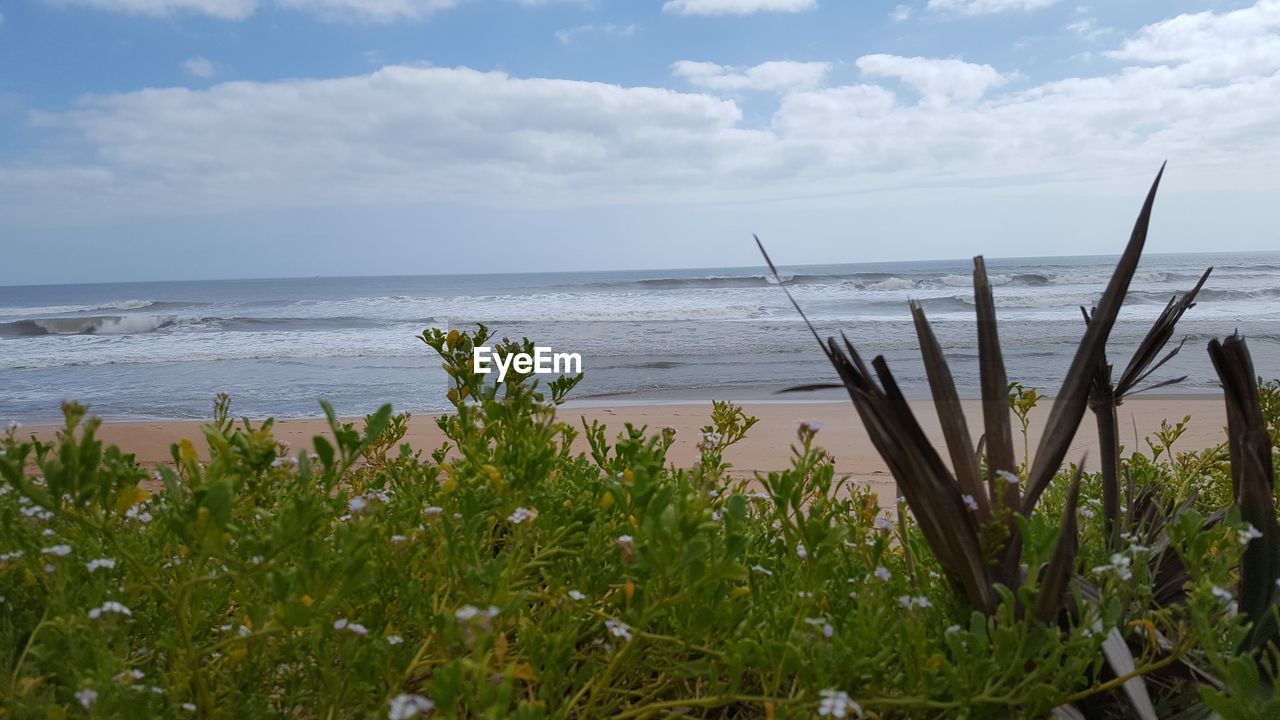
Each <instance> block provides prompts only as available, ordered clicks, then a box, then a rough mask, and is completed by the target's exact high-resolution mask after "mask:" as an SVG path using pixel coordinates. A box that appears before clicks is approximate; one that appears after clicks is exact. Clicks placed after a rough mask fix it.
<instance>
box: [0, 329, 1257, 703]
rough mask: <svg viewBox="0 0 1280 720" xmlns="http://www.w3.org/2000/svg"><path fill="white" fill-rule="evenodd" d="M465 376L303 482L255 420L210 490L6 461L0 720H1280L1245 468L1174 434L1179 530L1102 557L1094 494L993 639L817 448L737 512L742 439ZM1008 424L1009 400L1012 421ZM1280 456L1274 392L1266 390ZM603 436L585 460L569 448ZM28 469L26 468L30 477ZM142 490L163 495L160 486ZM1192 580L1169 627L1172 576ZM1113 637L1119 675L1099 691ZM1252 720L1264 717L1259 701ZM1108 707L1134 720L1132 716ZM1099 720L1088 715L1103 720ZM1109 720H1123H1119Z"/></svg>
mask: <svg viewBox="0 0 1280 720" xmlns="http://www.w3.org/2000/svg"><path fill="white" fill-rule="evenodd" d="M429 339H430V340H431V341H432V343H433V345H434V346H435V347H436V348H437V349H438V350H439V351H440V352H441V354H442V355H443V356H444V357H445V359H446V364H447V365H448V366H449V367H450V368H451V370H452V371H453V373H454V374H455V378H456V381H455V384H454V387H453V388H452V391H451V392H452V396H453V397H454V398H455V399H456V400H457V408H456V412H455V413H453V414H450V415H447V416H445V417H443V418H441V419H440V421H439V422H440V424H441V426H442V427H443V428H444V430H445V431H446V433H447V435H448V437H449V439H450V442H449V443H448V444H447V445H446V446H444V447H441V448H438V449H436V450H434V451H432V452H431V453H430V454H429V455H427V456H424V455H423V454H422V453H420V452H418V451H415V450H413V449H411V448H409V447H407V446H401V447H399V448H395V445H396V444H397V442H398V439H399V438H398V436H399V435H401V434H403V430H404V421H405V420H406V419H407V418H406V417H405V416H393V415H392V414H391V412H390V409H389V408H384V409H383V410H382V411H381V412H379V413H378V414H376V415H374V416H371V417H370V418H368V420H367V423H366V425H365V427H364V428H362V429H357V428H353V427H351V426H349V425H342V424H340V423H338V422H336V421H333V422H332V425H333V435H332V438H330V439H326V438H320V437H318V438H316V440H315V446H314V447H313V448H311V449H310V450H309V451H304V452H297V453H296V454H295V452H294V451H292V450H291V449H289V448H285V447H282V446H280V445H279V444H278V443H277V442H276V441H275V440H273V439H272V437H271V425H270V423H269V422H267V423H264V424H263V425H261V426H254V425H252V424H250V423H248V422H243V421H242V422H240V423H235V422H233V421H232V419H231V418H230V417H229V415H228V407H227V402H226V401H225V400H223V401H221V402H220V403H219V405H218V406H217V413H216V417H215V419H214V422H212V423H211V424H209V425H207V426H206V427H205V428H204V432H205V441H206V443H207V445H208V449H209V453H210V461H209V462H207V463H201V462H198V461H197V459H196V453H195V449H194V447H193V446H192V445H190V444H189V443H186V442H184V443H182V444H181V445H179V446H177V447H175V449H174V460H175V463H176V466H175V467H173V468H169V467H163V468H160V469H159V470H158V471H156V474H155V478H156V479H158V480H159V481H160V482H161V483H162V484H163V486H164V487H163V490H159V491H157V492H154V493H152V492H148V491H147V490H146V489H144V486H147V485H148V484H153V481H152V474H151V472H149V471H147V470H145V469H143V468H141V467H139V466H137V465H136V464H134V463H133V461H132V459H131V458H130V457H129V456H128V455H125V454H122V453H121V452H120V451H119V450H118V449H116V448H114V447H109V448H103V447H102V446H101V444H100V443H99V442H98V441H97V440H95V439H94V431H95V429H96V427H97V421H96V420H92V419H90V420H88V421H85V420H84V411H83V409H81V408H78V407H75V406H69V407H67V408H66V413H67V427H66V430H65V432H64V433H63V434H62V436H61V438H60V440H59V441H58V442H57V443H54V444H48V445H45V444H40V443H33V442H23V441H21V440H20V439H19V438H18V437H17V434H16V432H14V431H11V432H10V433H9V434H8V435H7V436H6V437H5V438H4V440H3V446H2V447H3V451H4V456H3V457H2V458H0V471H2V472H3V475H4V481H5V485H4V488H3V491H2V492H3V495H2V496H0V518H3V531H2V532H0V594H2V595H3V600H0V603H2V605H0V667H2V668H3V677H0V688H2V692H0V697H3V698H4V699H3V700H0V708H2V710H0V712H2V713H3V714H4V715H5V716H7V717H21V718H27V717H41V718H45V717H63V716H66V717H83V716H94V717H137V718H143V717H161V716H167V717H228V718H246V717H265V716H290V717H299V718H311V717H344V718H346V717H391V718H409V717H419V716H421V717H426V716H428V715H429V714H430V713H435V714H436V715H438V716H441V717H528V718H533V717H568V716H579V717H582V716H588V717H671V716H673V715H680V716H693V717H813V716H827V717H859V716H862V715H865V716H867V717H881V718H893V717H921V718H928V717H972V718H1007V717H1028V718H1031V717H1041V716H1044V715H1045V714H1046V713H1048V712H1050V711H1051V710H1052V709H1053V708H1056V707H1059V706H1061V705H1064V704H1067V703H1072V704H1075V705H1077V706H1080V707H1089V706H1090V704H1091V703H1092V704H1093V705H1096V706H1097V707H1100V708H1113V709H1117V708H1122V707H1123V706H1121V705H1116V704H1114V703H1112V702H1110V700H1114V697H1115V696H1116V695H1117V688H1118V687H1120V683H1121V681H1122V680H1125V679H1128V677H1133V676H1138V675H1143V676H1148V677H1151V678H1153V679H1154V678H1155V677H1159V682H1160V683H1162V684H1163V686H1164V690H1163V691H1162V692H1161V693H1159V697H1160V698H1161V701H1160V702H1161V703H1162V704H1163V705H1164V706H1165V707H1161V708H1160V711H1161V712H1162V713H1163V712H1167V711H1177V710H1180V709H1185V708H1186V707H1191V706H1194V705H1196V704H1197V703H1198V701H1199V697H1200V696H1199V695H1198V694H1197V692H1196V688H1197V687H1199V688H1205V687H1207V686H1206V685H1204V684H1203V683H1202V682H1201V681H1200V680H1199V679H1197V678H1192V677H1186V676H1185V675H1182V676H1180V675H1179V674H1177V673H1171V672H1170V673H1166V672H1164V671H1169V670H1171V669H1173V668H1174V667H1186V666H1180V665H1177V664H1176V663H1175V661H1187V663H1188V665H1190V664H1194V665H1195V666H1197V667H1201V668H1204V671H1205V673H1206V674H1210V673H1212V674H1213V675H1214V677H1215V678H1216V679H1218V680H1219V681H1220V682H1222V683H1225V685H1224V689H1223V690H1221V691H1214V690H1210V691H1207V692H1206V693H1205V694H1206V697H1209V698H1210V699H1211V700H1212V701H1213V704H1214V706H1215V707H1219V708H1220V709H1221V710H1222V711H1223V714H1224V715H1225V716H1228V717H1273V716H1274V715H1269V713H1273V712H1274V711H1275V708H1276V707H1277V701H1276V700H1275V698H1274V696H1273V695H1271V692H1270V690H1267V689H1265V688H1267V687H1269V684H1270V682H1271V681H1272V675H1271V671H1270V670H1269V667H1270V665H1268V662H1270V660H1271V659H1273V656H1272V655H1271V654H1269V653H1264V654H1259V653H1258V652H1255V651H1250V650H1247V649H1243V648H1242V646H1241V642H1242V638H1244V636H1245V635H1246V634H1247V633H1248V631H1249V628H1248V625H1247V622H1246V618H1245V617H1244V616H1243V615H1240V614H1238V613H1237V611H1236V601H1235V598H1234V594H1235V591H1234V588H1235V587H1236V583H1237V580H1238V577H1237V571H1236V567H1237V564H1238V562H1239V560H1240V557H1241V555H1242V552H1243V551H1244V547H1245V543H1246V542H1247V541H1249V540H1251V538H1252V533H1253V531H1252V530H1250V529H1249V528H1248V527H1246V526H1245V525H1244V524H1243V523H1242V522H1241V521H1240V520H1239V518H1238V516H1236V515H1235V514H1234V513H1233V514H1231V515H1230V516H1229V517H1227V518H1226V519H1224V520H1223V521H1222V522H1219V523H1217V524H1216V525H1213V526H1211V527H1210V528H1209V529H1207V530H1203V529H1202V525H1203V524H1204V519H1205V517H1206V516H1207V515H1209V514H1211V513H1212V512H1214V511H1215V510H1216V509H1218V508H1219V507H1222V506H1224V504H1226V503H1229V498H1230V497H1231V478H1230V475H1229V465H1228V463H1227V462H1226V453H1225V450H1224V449H1223V448H1215V449H1210V450H1208V451H1205V452H1203V453H1172V452H1170V450H1169V445H1170V444H1171V443H1172V442H1173V441H1174V440H1175V439H1176V437H1177V434H1178V427H1177V426H1174V427H1169V428H1167V429H1166V430H1165V431H1164V432H1162V433H1160V434H1159V435H1158V436H1156V437H1154V438H1152V439H1151V440H1150V441H1149V442H1150V446H1149V449H1148V452H1145V453H1134V454H1132V455H1131V456H1129V458H1128V460H1127V464H1126V466H1127V467H1128V468H1130V474H1131V476H1132V477H1133V478H1134V482H1135V483H1136V484H1137V486H1138V487H1140V488H1146V487H1159V488H1161V489H1162V490H1166V491H1168V492H1170V493H1171V494H1172V496H1176V497H1186V498H1192V497H1194V498H1195V500H1194V501H1193V502H1187V503H1182V504H1180V506H1179V507H1178V512H1177V514H1176V515H1173V516H1170V517H1169V518H1168V519H1167V522H1166V525H1165V526H1166V528H1167V533H1166V535H1165V536H1164V540H1163V543H1164V545H1163V546H1162V547H1155V546H1143V545H1140V544H1139V543H1137V542H1123V543H1122V546H1120V547H1112V546H1111V545H1110V544H1109V542H1108V540H1107V534H1106V529H1105V525H1104V522H1103V515H1102V506H1101V491H1100V488H1099V482H1100V476H1099V477H1092V476H1086V477H1085V478H1084V480H1083V482H1082V489H1081V491H1080V500H1079V508H1080V510H1079V518H1080V527H1079V531H1080V542H1079V551H1078V557H1079V559H1078V562H1077V563H1076V564H1077V565H1078V566H1079V567H1080V568H1084V569H1085V573H1086V574H1087V576H1088V577H1089V578H1090V580H1091V581H1092V582H1093V583H1095V584H1096V587H1097V589H1098V597H1094V598H1090V597H1086V596H1085V595H1083V594H1082V593H1080V592H1077V593H1076V594H1075V596H1074V598H1073V600H1072V609H1073V615H1074V617H1073V619H1072V620H1071V621H1070V622H1067V623H1065V624H1063V623H1057V622H1045V621H1043V620H1042V619H1040V618H1039V617H1037V616H1036V615H1035V614H1034V613H1029V612H1024V611H1022V609H1021V608H1024V607H1031V606H1035V605H1036V596H1037V593H1038V592H1039V591H1040V588H1039V587H1038V586H1037V584H1036V582H1035V581H1034V579H1032V580H1031V581H1030V582H1029V583H1028V584H1027V585H1025V586H1024V587H1022V588H1021V589H1020V590H1019V591H1018V594H1017V596H1015V595H1014V594H1013V593H1011V592H1009V591H1007V590H1004V589H1002V588H997V592H998V600H997V602H996V605H995V607H994V608H993V609H992V611H991V612H989V613H984V612H979V611H977V610H975V609H974V608H973V607H972V606H971V604H970V603H969V602H967V601H966V600H965V597H964V594H963V593H958V592H956V589H955V588H954V587H953V584H952V583H951V582H950V581H949V580H948V578H947V577H946V576H945V575H944V569H943V568H942V567H941V566H940V565H939V564H938V562H937V561H936V560H935V559H934V556H933V553H931V551H930V550H929V547H928V544H927V541H926V539H925V538H924V536H923V534H922V532H921V529H920V526H919V525H918V524H917V523H916V522H915V521H913V520H911V519H910V518H909V516H904V518H903V520H902V522H900V523H895V522H891V521H889V520H887V519H886V518H884V517H880V516H878V515H877V505H876V501H875V498H874V497H872V496H871V495H870V494H868V492H867V491H865V490H863V489H860V488H858V487H856V486H853V485H850V484H849V483H847V482H845V481H842V480H840V479H838V478H837V477H836V476H835V473H834V471H833V468H832V465H831V462H830V457H829V455H828V454H827V453H826V452H824V451H823V450H821V449H820V448H819V446H818V444H817V439H818V438H819V437H820V433H819V428H818V427H817V426H816V425H801V426H800V427H799V428H798V430H797V438H796V442H795V444H794V447H793V453H794V454H793V457H792V462H791V467H790V469H788V470H786V471H784V472H777V473H771V474H770V475H769V476H767V477H763V478H761V481H760V482H759V484H758V485H756V484H752V485H750V486H748V485H746V484H744V483H727V482H726V479H725V478H726V473H725V471H726V469H727V467H728V466H727V465H726V463H725V462H724V459H723V457H724V451H725V449H726V448H727V447H729V446H730V445H732V444H734V443H736V442H739V441H740V440H741V439H742V438H743V436H744V435H745V433H746V431H747V429H748V428H749V427H750V426H751V423H752V419H751V418H749V417H746V416H745V415H744V414H743V413H742V412H741V411H740V410H739V409H737V408H734V407H733V406H731V405H727V404H718V405H716V406H715V408H714V411H713V414H712V422H711V424H709V425H708V426H707V428H706V430H705V434H704V436H703V438H702V444H701V458H700V460H699V462H698V463H697V464H696V465H695V466H693V467H690V468H673V467H671V466H670V464H669V463H667V461H666V458H665V451H666V449H667V448H668V447H669V446H670V443H671V440H672V435H671V434H670V433H669V432H662V431H658V432H647V431H646V430H644V429H641V428H632V427H627V428H625V429H624V430H623V431H622V432H621V433H618V434H616V435H611V434H609V433H608V432H607V431H606V430H605V428H603V427H601V426H598V425H592V426H588V427H584V428H582V429H581V431H579V430H577V429H575V428H573V427H571V426H570V425H569V424H567V423H564V422H562V421H561V420H560V419H558V418H557V416H556V413H555V405H556V403H557V402H558V401H559V400H560V399H561V398H562V397H563V394H564V392H565V391H567V390H568V388H569V387H570V386H571V385H572V384H573V383H572V380H562V381H558V382H556V383H552V385H551V387H549V388H548V389H547V391H546V392H544V391H542V390H540V389H539V388H538V386H537V385H536V384H535V383H533V382H531V381H530V379H529V378H525V377H519V378H512V379H509V380H508V381H507V382H506V383H504V384H503V385H502V386H496V385H489V386H484V385H482V384H481V383H480V380H479V378H477V377H474V376H470V375H469V374H468V372H467V362H466V358H467V357H468V356H469V352H470V347H471V343H472V341H473V338H472V336H470V335H468V334H465V333H456V332H454V333H450V335H448V336H436V337H431V338H429ZM1019 397H1023V394H1022V393H1016V394H1015V396H1014V399H1015V400H1017V399H1018V398H1019ZM1263 397H1264V398H1265V401H1266V406H1267V407H1268V408H1269V415H1268V422H1269V423H1270V428H1271V430H1272V431H1273V432H1275V431H1276V429H1277V425H1278V418H1280V413H1277V412H1276V404H1277V398H1280V393H1278V392H1277V387H1276V385H1274V384H1272V385H1270V386H1265V387H1264V388H1263ZM579 432H581V433H583V434H585V436H586V440H587V441H588V442H589V446H590V452H589V453H587V454H575V453H573V452H571V451H570V449H569V442H570V441H571V440H572V439H573V438H574V437H575V436H576V435H577V434H578V433H579ZM28 468H34V470H33V471H30V472H29V471H28ZM1069 479H1070V478H1069V476H1065V475H1064V476H1060V477H1059V478H1058V479H1057V480H1056V481H1055V482H1054V484H1052V485H1051V486H1050V488H1049V489H1048V491H1047V493H1046V498H1045V499H1044V500H1043V501H1042V502H1041V504H1040V505H1039V506H1037V509H1036V512H1035V513H1033V514H1032V515H1030V516H1028V517H1025V518H1019V527H1020V531H1021V533H1022V536H1023V543H1024V551H1023V563H1024V564H1025V565H1026V567H1030V568H1037V567H1040V566H1041V565H1042V564H1044V563H1046V562H1048V560H1049V558H1050V557H1051V556H1052V554H1053V553H1054V548H1055V543H1056V541H1057V538H1058V527H1057V518H1058V517H1059V515H1061V512H1062V507H1063V505H1064V504H1065V502H1066V501H1067V498H1066V497H1065V496H1066V487H1065V486H1066V484H1067V483H1066V481H1067V480H1069ZM149 481H152V482H149ZM1170 554H1173V555H1176V557H1177V558H1179V559H1181V560H1182V562H1183V563H1184V564H1185V566H1186V568H1187V570H1188V573H1189V578H1188V581H1187V583H1186V585H1185V587H1183V588H1181V590H1182V592H1183V595H1184V598H1183V600H1184V601H1183V602H1182V603H1181V604H1176V605H1171V606H1165V605H1161V604H1159V603H1158V602H1157V598H1156V597H1155V596H1156V595H1157V591H1158V589H1159V588H1158V587H1157V586H1156V584H1155V583H1154V582H1153V577H1152V576H1153V573H1154V572H1156V568H1157V565H1158V563H1157V562H1156V560H1158V559H1159V558H1161V557H1167V556H1169V555H1170ZM1113 632H1114V633H1119V634H1121V635H1122V636H1123V637H1124V638H1126V639H1127V640H1128V641H1129V642H1131V643H1132V644H1133V646H1134V647H1136V648H1137V649H1138V650H1137V652H1136V653H1135V658H1134V667H1133V670H1132V671H1131V673H1129V675H1128V676H1123V677H1119V678H1117V677H1115V676H1114V675H1113V674H1110V673H1109V671H1108V670H1107V669H1106V667H1105V665H1104V664H1103V663H1101V662H1100V658H1101V657H1102V648H1103V644H1104V643H1105V642H1106V639H1107V637H1108V635H1109V634H1111V633H1113ZM1264 701H1265V702H1266V703H1268V705H1265V706H1264V705H1259V704H1256V703H1260V702H1264ZM1116 712H1122V711H1121V710H1119V709H1117V710H1116ZM1092 716H1093V715H1090V717H1092ZM1117 716H1120V715H1117Z"/></svg>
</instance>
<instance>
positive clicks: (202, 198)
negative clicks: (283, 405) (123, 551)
mask: <svg viewBox="0 0 1280 720" xmlns="http://www.w3.org/2000/svg"><path fill="white" fill-rule="evenodd" d="M1274 5H1275V2H1274V1H1273V0H1267V1H1265V2H1260V3H1258V4H1257V5H1255V6H1254V7H1253V8H1252V9H1251V12H1252V14H1247V15H1245V16H1243V19H1245V20H1248V22H1242V17H1241V16H1238V15H1235V14H1234V13H1219V14H1211V15H1207V16H1197V15H1192V16H1183V17H1179V18H1174V19H1171V20H1169V21H1166V22H1165V23H1158V24H1156V25H1153V26H1150V27H1148V28H1144V29H1143V30H1141V31H1139V32H1138V33H1136V34H1135V35H1134V36H1133V37H1132V38H1130V39H1129V40H1128V41H1126V42H1123V43H1120V44H1119V45H1118V48H1117V49H1116V50H1115V51H1114V53H1113V56H1114V58H1115V59H1116V60H1119V61H1121V62H1122V63H1124V65H1123V66H1121V67H1116V68H1115V69H1112V70H1106V71H1102V72H1101V74H1099V75H1096V76H1093V77H1075V78H1064V79H1059V80H1053V81H1049V82H1043V83H1040V84H1036V85H1033V86H1029V87H1025V88H1020V89H1005V90H1003V91H1001V92H998V93H996V92H992V91H993V90H994V89H995V88H998V87H1002V85H1001V83H1003V82H1005V80H1006V79H1007V78H1008V77H1009V75H1008V74H1007V73H1004V72H1001V71H1000V70H997V69H995V68H992V67H990V66H986V65H979V64H973V63H966V62H962V61H959V60H954V59H938V58H904V57H897V56H892V55H868V56H864V57H862V58H858V59H857V67H858V68H859V69H860V71H861V73H862V80H861V82H857V83H853V84H849V85H844V86H838V87H821V86H819V85H818V83H816V82H812V81H810V82H808V84H807V85H806V86H805V87H800V88H792V89H790V91H789V92H785V93H782V94H781V95H780V96H779V98H778V101H777V105H776V108H775V109H774V110H773V111H772V113H770V112H769V111H768V110H767V107H766V108H762V110H763V114H764V117H763V118H762V119H755V118H750V119H749V118H748V117H747V116H744V113H743V112H742V109H741V108H740V106H739V105H738V103H737V102H735V101H733V100H732V99H726V98H723V97H717V96H716V94H715V92H721V91H722V90H721V88H715V92H711V91H699V92H676V91H672V90H666V89H658V88H646V87H626V86H618V85H610V84H604V83H592V82H580V81H574V80H561V79H539V78H519V77H511V76H509V75H507V74H504V73H499V72H479V71H476V70H471V69H467V68H428V67H387V68H383V69H381V70H378V71H376V72H372V73H369V74H362V75H355V76H351V77H343V78H336V79H316V80H290V81H279V82H227V83H220V84H215V85H213V86H211V87H209V88H207V89H187V88H167V89H165V88H161V89H148V90H140V91H137V92H130V93H123V94H114V95H96V96H92V97H87V98H84V99H82V100H81V101H80V103H79V104H78V106H77V107H76V108H75V109H74V110H72V111H69V112H58V113H49V114H45V115H41V116H37V117H35V118H33V121H38V122H40V123H42V124H43V125H44V127H43V128H42V130H41V133H40V134H39V135H40V136H41V137H50V138H51V140H50V142H51V143H52V144H51V145H49V146H47V147H40V146H37V147H33V148H31V149H30V150H29V151H28V152H27V154H26V155H25V156H23V157H21V158H18V159H8V160H6V161H4V163H3V164H0V217H4V218H6V222H8V223H12V222H24V223H27V224H28V225H34V226H42V225H43V226H48V225H57V224H59V223H64V224H65V223H67V222H80V223H83V222H91V221H93V219H94V218H97V217H120V216H130V217H136V216H145V215H153V214H156V213H163V214H178V215H180V214H183V213H187V214H190V213H219V212H239V211H242V210H246V209H255V208H282V207H315V206H327V207H360V206H368V205H377V206H420V205H422V204H427V203H452V204H465V205H470V206H480V207H493V208H509V207H513V206H521V207H539V208H542V207H564V206H569V205H575V206H590V205H605V204H608V205H611V206H617V205H625V204H656V203H668V204H671V203H676V204H679V203H713V202H755V201H762V200H767V199H778V198H787V197H797V196H805V195H810V196H814V197H834V196H841V197H844V196H847V195H850V194H856V193H860V192H871V191H876V192H879V191H882V190H891V189H893V188H903V187H917V188H918V187H922V186H932V187H938V186H941V185H946V186H949V187H968V186H981V187H992V186H998V185H1004V186H1018V187H1025V188H1035V187H1036V186H1040V185H1043V184H1046V183H1062V182H1067V181H1073V182H1078V183H1080V184H1081V185H1080V187H1085V186H1087V187H1088V188H1090V189H1091V190H1097V189H1098V188H1112V187H1116V185H1117V184H1120V185H1121V186H1122V187H1129V188H1132V187H1133V183H1134V182H1141V178H1144V177H1149V173H1150V171H1151V170H1152V169H1153V168H1154V167H1155V166H1156V165H1157V164H1158V163H1159V161H1160V160H1163V159H1165V158H1168V159H1170V160H1171V161H1172V162H1173V163H1174V166H1175V167H1176V168H1177V169H1178V170H1179V177H1180V178H1182V179H1183V182H1184V183H1185V184H1184V185H1183V188H1184V189H1186V188H1189V187H1193V185H1194V184H1195V183H1198V187H1199V188H1210V189H1212V190H1213V191H1214V192H1215V193H1223V192H1228V191H1231V190H1233V189H1243V188H1248V189H1250V190H1251V191H1252V192H1255V193H1257V192H1273V193H1274V192H1278V191H1280V178H1277V177H1276V176H1275V174H1274V171H1273V168H1271V167H1269V166H1270V164H1271V160H1272V158H1274V157H1277V156H1280V135H1277V133H1275V131H1274V128H1276V127H1280V101H1278V100H1277V98H1280V48H1278V47H1277V43H1278V42H1280V28H1277V27H1275V26H1274V25H1273V24H1272V25H1268V24H1267V23H1271V22H1272V21H1271V19H1269V18H1271V17H1272V16H1271V15H1268V14H1267V13H1269V12H1272V11H1273V8H1274ZM1240 12H1244V11H1240ZM1259 26H1261V29H1259ZM1221 48H1226V52H1227V54H1222V51H1221ZM756 67H757V68H758V67H762V66H756ZM753 69H754V68H748V69H737V68H725V67H722V66H719V65H698V64H693V65H688V66H684V72H683V73H682V74H681V77H685V78H690V79H692V78H693V77H699V78H701V82H702V83H703V85H701V86H700V87H708V86H709V85H708V84H710V85H715V84H717V83H720V84H721V85H722V86H723V85H724V84H726V83H727V84H728V85H729V86H734V85H737V86H739V87H741V86H742V84H743V83H756V84H757V85H759V86H764V85H768V86H770V87H782V86H783V85H784V83H782V82H781V81H780V80H776V78H778V77H790V78H791V79H792V81H795V78H796V77H797V76H796V75H787V74H786V73H781V72H780V73H777V74H775V75H770V74H769V73H763V75H762V73H761V72H760V71H757V72H756V73H755V75H754V79H753V74H752V72H751V70H753ZM698 73H701V75H699V74H698ZM762 77H771V78H774V80H771V81H770V82H772V85H770V84H769V83H767V82H765V81H764V80H762V79H761V78H762ZM809 77H810V79H811V80H812V77H814V76H813V75H811V76H809ZM899 82H902V83H905V84H906V85H908V86H910V88H912V89H911V90H902V89H899V88H898V83H899ZM753 102H757V100H755V99H753ZM761 102H763V101H761ZM58 133H62V135H61V136H59V135H58ZM66 148H84V149H86V152H85V154H84V155H83V156H81V157H78V158H77V157H76V156H69V155H68V154H67V151H66ZM11 157H12V156H11ZM49 158H58V159H57V160H50V159H49ZM1188 179H1194V180H1188ZM1193 189H1194V188H1193Z"/></svg>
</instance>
